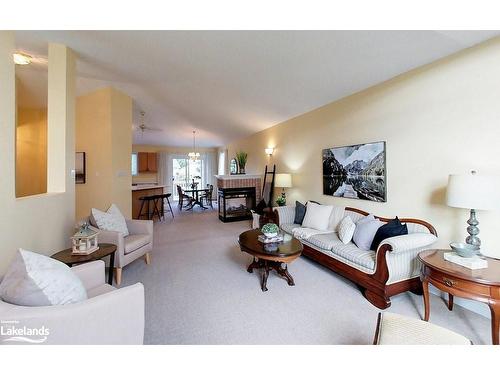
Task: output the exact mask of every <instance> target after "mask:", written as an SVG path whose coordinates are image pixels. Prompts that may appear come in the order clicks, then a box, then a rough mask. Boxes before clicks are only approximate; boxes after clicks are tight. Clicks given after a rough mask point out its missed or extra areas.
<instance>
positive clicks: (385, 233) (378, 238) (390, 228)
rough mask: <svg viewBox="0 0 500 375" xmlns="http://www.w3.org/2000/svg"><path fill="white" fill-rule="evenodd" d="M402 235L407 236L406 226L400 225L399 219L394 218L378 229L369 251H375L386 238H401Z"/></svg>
mask: <svg viewBox="0 0 500 375" xmlns="http://www.w3.org/2000/svg"><path fill="white" fill-rule="evenodd" d="M403 234H408V228H407V226H406V224H401V221H399V218H398V217H397V216H396V218H395V219H394V220H391V221H389V222H388V223H387V224H384V225H382V226H381V227H380V228H378V230H377V233H375V237H373V242H372V245H371V246H370V249H371V250H377V248H378V246H379V245H380V243H381V242H382V241H383V240H385V239H386V238H390V237H395V236H402V235H403Z"/></svg>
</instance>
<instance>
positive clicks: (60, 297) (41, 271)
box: [0, 249, 87, 306]
mask: <svg viewBox="0 0 500 375" xmlns="http://www.w3.org/2000/svg"><path fill="white" fill-rule="evenodd" d="M0 298H1V299H2V300H3V301H5V302H7V303H11V304H14V305H20V306H51V305H66V304H69V303H75V302H80V301H84V300H86V299H87V292H86V290H85V287H84V286H83V284H82V281H81V280H80V279H79V278H78V276H76V275H75V274H74V273H73V272H72V271H71V269H70V268H69V267H68V266H67V265H65V264H64V263H62V262H59V261H58V260H55V259H52V258H49V257H47V256H45V255H42V254H37V253H33V252H31V251H27V250H23V249H19V251H18V253H17V255H16V257H15V258H14V260H13V261H12V263H11V264H10V266H9V268H8V270H7V273H6V274H5V277H4V278H3V280H2V282H1V283H0Z"/></svg>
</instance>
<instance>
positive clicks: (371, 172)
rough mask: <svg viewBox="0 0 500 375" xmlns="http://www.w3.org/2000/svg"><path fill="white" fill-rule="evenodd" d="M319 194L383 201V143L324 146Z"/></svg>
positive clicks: (384, 154) (385, 194)
mask: <svg viewBox="0 0 500 375" xmlns="http://www.w3.org/2000/svg"><path fill="white" fill-rule="evenodd" d="M322 161H323V194H325V195H332V196H334V197H343V198H352V199H362V200H369V201H374V202H387V184H386V182H387V168H386V142H385V141H379V142H370V143H361V144H356V145H350V146H340V147H332V148H326V149H324V150H323V153H322Z"/></svg>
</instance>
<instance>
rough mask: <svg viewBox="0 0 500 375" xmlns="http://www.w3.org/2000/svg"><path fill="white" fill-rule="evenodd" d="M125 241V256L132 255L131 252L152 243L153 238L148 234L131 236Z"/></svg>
mask: <svg viewBox="0 0 500 375" xmlns="http://www.w3.org/2000/svg"><path fill="white" fill-rule="evenodd" d="M123 240H124V242H125V254H130V253H131V252H133V251H135V250H137V249H140V248H141V247H143V246H144V245H147V244H148V243H150V242H151V236H150V235H148V234H131V235H129V236H127V237H125V238H124V239H123Z"/></svg>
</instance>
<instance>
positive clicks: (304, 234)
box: [292, 227, 333, 240]
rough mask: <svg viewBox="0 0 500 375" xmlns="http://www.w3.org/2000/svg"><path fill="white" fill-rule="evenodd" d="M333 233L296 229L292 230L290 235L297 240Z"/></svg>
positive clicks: (330, 231) (331, 231)
mask: <svg viewBox="0 0 500 375" xmlns="http://www.w3.org/2000/svg"><path fill="white" fill-rule="evenodd" d="M326 233H333V230H317V229H312V228H304V227H298V228H293V229H292V234H293V235H294V236H295V238H298V239H304V240H306V239H308V238H309V237H311V236H314V235H316V234H326Z"/></svg>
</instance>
